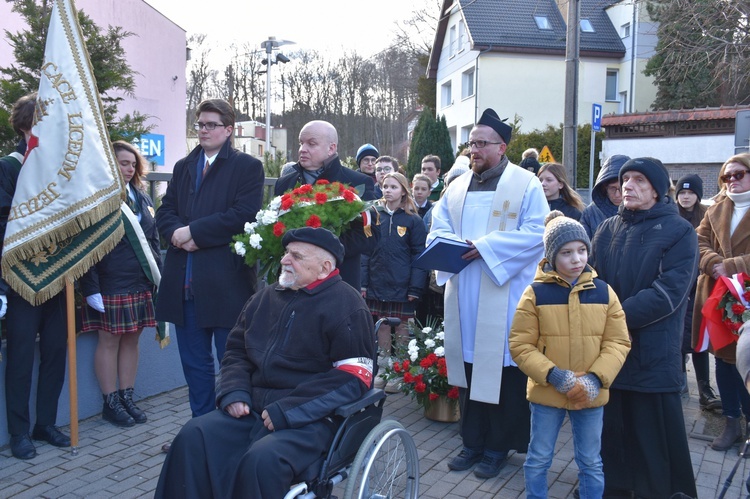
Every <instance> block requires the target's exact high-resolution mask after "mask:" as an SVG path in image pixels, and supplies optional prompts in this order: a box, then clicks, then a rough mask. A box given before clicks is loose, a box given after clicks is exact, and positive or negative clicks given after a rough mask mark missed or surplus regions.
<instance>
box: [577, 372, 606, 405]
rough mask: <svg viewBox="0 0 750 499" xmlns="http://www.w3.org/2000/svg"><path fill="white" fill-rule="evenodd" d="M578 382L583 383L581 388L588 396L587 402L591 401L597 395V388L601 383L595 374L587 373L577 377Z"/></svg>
mask: <svg viewBox="0 0 750 499" xmlns="http://www.w3.org/2000/svg"><path fill="white" fill-rule="evenodd" d="M578 382H579V383H581V385H583V389H584V390H586V395H587V396H588V398H589V402H592V401H593V400H594V399H595V398H596V397H597V396H598V395H599V388H601V386H602V383H601V381H599V378H597V377H596V375H595V374H591V373H588V374H586V375H584V376H581V377H579V378H578Z"/></svg>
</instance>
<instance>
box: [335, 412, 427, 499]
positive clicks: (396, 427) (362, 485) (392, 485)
mask: <svg viewBox="0 0 750 499" xmlns="http://www.w3.org/2000/svg"><path fill="white" fill-rule="evenodd" d="M418 495H419V455H418V454H417V446H416V445H414V440H412V438H411V435H409V432H407V431H406V430H405V429H404V427H403V426H402V425H401V423H399V422H398V421H393V420H390V419H387V420H384V421H381V422H380V423H379V424H378V425H377V426H376V427H375V428H373V429H372V431H370V433H369V434H368V435H367V437H366V438H365V440H364V442H362V446H361V447H360V448H359V451H358V452H357V455H356V457H355V458H354V462H353V463H352V467H351V470H350V473H349V477H348V478H347V480H346V489H345V492H344V498H345V499H376V498H386V497H387V498H392V499H396V498H405V499H416V498H417V496H418Z"/></svg>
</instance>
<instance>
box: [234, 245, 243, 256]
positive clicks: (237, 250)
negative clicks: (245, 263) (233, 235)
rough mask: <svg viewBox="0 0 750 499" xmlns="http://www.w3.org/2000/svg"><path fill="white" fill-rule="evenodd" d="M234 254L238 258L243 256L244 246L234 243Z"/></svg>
mask: <svg viewBox="0 0 750 499" xmlns="http://www.w3.org/2000/svg"><path fill="white" fill-rule="evenodd" d="M234 252H235V253H237V254H238V255H240V256H245V245H244V243H243V242H242V241H237V242H235V243H234Z"/></svg>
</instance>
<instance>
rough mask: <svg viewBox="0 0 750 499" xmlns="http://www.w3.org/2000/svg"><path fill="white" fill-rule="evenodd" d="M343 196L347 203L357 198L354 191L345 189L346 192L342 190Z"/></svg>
mask: <svg viewBox="0 0 750 499" xmlns="http://www.w3.org/2000/svg"><path fill="white" fill-rule="evenodd" d="M341 197H343V198H344V201H346V202H347V203H352V202H354V200H355V199H356V197H355V196H354V193H353V192H352V191H349V190H345V191H344V192H342V193H341Z"/></svg>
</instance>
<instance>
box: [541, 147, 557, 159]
mask: <svg viewBox="0 0 750 499" xmlns="http://www.w3.org/2000/svg"><path fill="white" fill-rule="evenodd" d="M539 162H540V163H557V161H555V157H554V156H552V153H551V152H550V150H549V147H547V146H544V147H542V151H541V152H540V153H539Z"/></svg>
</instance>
